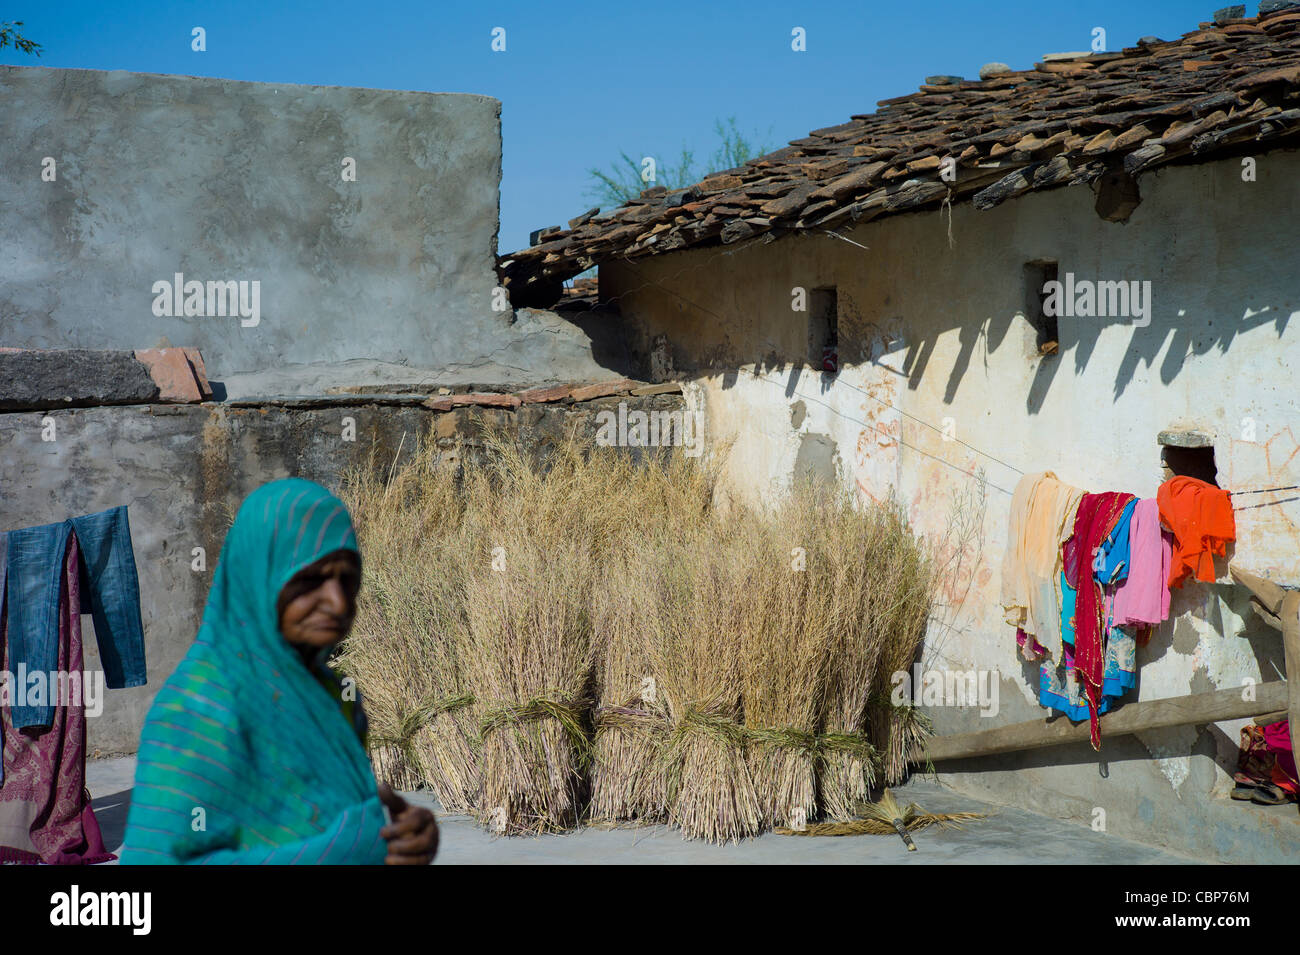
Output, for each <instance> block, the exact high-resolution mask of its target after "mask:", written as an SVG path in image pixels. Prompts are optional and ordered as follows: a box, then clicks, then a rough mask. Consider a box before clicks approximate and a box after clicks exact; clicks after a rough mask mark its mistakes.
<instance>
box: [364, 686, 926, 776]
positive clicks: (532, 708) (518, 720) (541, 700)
mask: <svg viewBox="0 0 1300 955" xmlns="http://www.w3.org/2000/svg"><path fill="white" fill-rule="evenodd" d="M476 702H477V701H476V700H475V698H474V697H472V696H468V695H461V696H454V697H444V698H440V699H436V700H430V701H428V702H427V703H425V704H424V705H422V706H420V707H417V708H416V709H414V710H412V711H410V712H409V713H408V714H406V716H405V717H404V718H403V719H402V722H401V724H400V727H399V730H398V733H397V734H396V735H391V734H390V735H384V734H372V735H371V741H372V742H373V743H375V744H376V745H379V746H391V747H394V748H395V749H397V750H398V751H399V752H400V753H401V754H402V756H403V757H404V759H405V760H406V761H407V762H408V763H409V764H412V765H414V764H416V763H417V760H416V758H415V755H414V753H413V749H412V747H413V743H414V740H415V736H416V734H417V733H418V732H419V731H420V730H421V729H423V728H424V727H426V726H428V725H430V724H431V723H432V722H433V721H434V720H435V719H436V718H437V717H439V716H441V715H442V714H444V713H452V712H455V711H456V710H460V709H463V708H465V707H468V706H473V705H474V704H475V703H476ZM640 703H641V700H640V699H637V700H633V701H629V703H628V704H627V705H625V706H600V705H593V704H592V703H591V702H590V701H572V700H568V701H566V700H561V699H554V698H550V697H536V698H534V699H531V700H528V701H526V702H523V703H519V702H515V701H509V700H507V701H498V702H497V703H495V704H493V705H490V706H489V707H488V708H487V709H486V710H485V711H484V713H483V715H482V716H481V717H480V718H479V723H478V726H479V740H478V742H479V743H480V744H481V743H482V741H483V740H484V739H486V738H487V736H488V735H490V734H492V733H496V732H500V731H502V730H505V729H509V728H518V727H520V726H522V725H524V724H527V723H532V722H535V721H537V720H544V719H553V720H555V721H556V723H558V724H559V726H560V727H561V729H563V731H564V735H565V737H566V738H567V739H568V740H569V743H570V744H571V745H572V746H573V750H574V752H575V754H577V756H578V762H579V765H581V766H587V765H590V763H591V760H592V757H593V754H594V750H593V742H592V738H591V736H590V735H589V734H588V726H589V725H591V720H589V714H590V715H591V716H594V729H595V733H597V734H599V733H601V732H602V731H604V730H607V729H609V728H614V727H623V728H628V729H635V730H641V731H644V732H647V733H650V734H651V735H653V736H655V737H658V738H660V739H661V740H662V741H663V748H664V750H665V751H666V752H668V753H671V752H673V751H675V750H677V749H678V748H679V746H680V743H681V741H682V740H683V739H684V738H685V737H686V736H687V735H688V734H691V733H700V734H704V735H707V736H710V737H712V738H714V739H716V740H717V741H718V742H720V743H726V744H728V745H732V746H739V747H746V746H766V747H772V748H774V749H786V750H793V751H796V752H800V753H805V754H807V755H808V756H810V757H811V758H813V759H816V760H823V759H825V758H826V756H827V755H828V754H830V753H843V754H846V755H848V756H851V757H853V758H855V759H858V760H860V761H862V762H863V763H864V764H866V763H871V764H873V765H875V766H877V767H879V765H880V762H881V758H880V754H879V753H878V752H877V750H876V748H875V747H874V746H873V745H872V744H871V741H870V740H869V739H868V738H867V737H866V735H865V734H861V733H809V732H806V731H803V730H799V729H793V728H789V727H786V728H755V727H750V726H745V725H744V724H742V723H740V722H738V721H737V720H736V719H735V718H734V717H732V716H729V715H725V714H724V713H723V712H719V710H718V708H717V707H712V708H711V707H709V706H705V707H696V706H688V707H687V708H686V710H685V712H684V713H683V714H682V716H681V718H680V719H677V720H674V719H673V718H672V717H671V716H669V715H668V714H667V713H666V712H663V711H659V710H649V709H644V708H641V707H640V706H638V705H637V704H640ZM873 703H876V704H877V705H879V704H881V703H884V704H887V705H889V706H891V707H893V708H894V709H896V710H901V711H905V713H906V715H908V716H913V715H914V716H916V717H920V713H919V711H915V707H913V706H912V705H911V704H894V703H893V702H892V701H890V700H887V699H886V700H879V699H877V698H874V697H873Z"/></svg>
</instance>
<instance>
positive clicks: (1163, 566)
mask: <svg viewBox="0 0 1300 955" xmlns="http://www.w3.org/2000/svg"><path fill="white" fill-rule="evenodd" d="M1128 539H1129V566H1128V577H1126V578H1125V579H1124V581H1123V582H1122V583H1121V584H1120V585H1119V586H1118V587H1117V588H1116V589H1115V605H1114V612H1115V617H1114V622H1115V624H1116V625H1117V626H1124V625H1127V624H1155V623H1161V622H1163V621H1164V620H1165V619H1167V618H1168V616H1169V567H1170V564H1171V563H1172V562H1173V545H1174V536H1173V534H1171V533H1170V532H1169V531H1167V530H1164V529H1163V528H1162V527H1161V526H1160V509H1159V505H1158V504H1157V503H1156V499H1155V498H1153V497H1150V498H1143V499H1142V500H1140V501H1138V502H1137V504H1135V505H1134V506H1133V516H1132V518H1131V519H1130V520H1129V525H1128Z"/></svg>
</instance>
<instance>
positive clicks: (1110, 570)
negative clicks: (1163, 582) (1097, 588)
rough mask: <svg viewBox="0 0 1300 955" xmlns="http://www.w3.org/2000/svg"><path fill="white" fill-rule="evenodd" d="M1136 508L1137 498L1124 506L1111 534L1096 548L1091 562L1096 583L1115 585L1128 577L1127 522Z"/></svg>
mask: <svg viewBox="0 0 1300 955" xmlns="http://www.w3.org/2000/svg"><path fill="white" fill-rule="evenodd" d="M1135 507H1137V498H1134V499H1133V500H1131V501H1129V502H1128V503H1127V504H1126V505H1124V510H1122V511H1121V512H1120V515H1119V520H1117V521H1116V522H1115V526H1114V527H1113V528H1111V532H1110V534H1109V535H1107V537H1106V539H1105V540H1104V541H1102V542H1101V546H1100V547H1098V548H1097V556H1096V558H1095V559H1094V560H1093V562H1092V575H1093V577H1094V578H1096V580H1097V583H1099V584H1102V585H1103V586H1104V585H1107V584H1117V583H1119V582H1120V581H1121V580H1124V579H1125V578H1127V577H1128V564H1129V534H1128V532H1129V522H1130V521H1131V520H1132V519H1133V508H1135Z"/></svg>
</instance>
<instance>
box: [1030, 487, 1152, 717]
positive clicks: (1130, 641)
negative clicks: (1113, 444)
mask: <svg viewBox="0 0 1300 955" xmlns="http://www.w3.org/2000/svg"><path fill="white" fill-rule="evenodd" d="M1132 503H1136V502H1132ZM1132 513H1133V512H1132V509H1131V505H1130V507H1126V508H1125V509H1124V512H1123V514H1121V515H1120V519H1119V521H1118V522H1117V523H1116V531H1118V530H1119V528H1120V525H1123V533H1122V534H1119V535H1118V536H1116V535H1114V534H1113V535H1112V536H1111V537H1110V538H1107V540H1106V542H1105V543H1106V544H1110V545H1111V550H1110V551H1108V552H1107V553H1106V554H1104V555H1103V553H1102V551H1101V550H1099V551H1098V557H1099V561H1098V564H1097V565H1094V570H1096V569H1097V566H1098V565H1100V567H1101V568H1102V569H1101V571H1099V572H1100V573H1117V574H1119V578H1118V579H1123V577H1124V576H1126V575H1127V574H1128V519H1129V517H1131V516H1132ZM1120 541H1123V550H1122V553H1121V551H1120ZM1104 546H1105V544H1103V547H1104ZM1112 555H1115V556H1114V557H1113V559H1112ZM1102 557H1105V559H1104V560H1101V559H1100V558H1102ZM1099 579H1100V578H1099ZM1077 597H1078V592H1077V591H1076V590H1075V589H1074V588H1073V587H1071V586H1070V582H1069V581H1068V580H1066V579H1065V573H1064V572H1062V573H1061V640H1062V642H1063V643H1064V653H1065V659H1064V660H1055V661H1053V660H1044V661H1043V665H1042V666H1041V667H1040V668H1039V676H1038V702H1039V704H1040V705H1042V706H1045V707H1047V708H1048V709H1052V710H1058V711H1060V712H1062V713H1064V714H1065V715H1066V716H1067V717H1068V718H1069V719H1071V720H1073V721H1074V722H1076V723H1077V722H1080V721H1082V720H1086V719H1090V716H1089V714H1088V699H1087V697H1086V696H1085V695H1084V693H1083V687H1082V686H1081V685H1080V683H1079V678H1078V676H1077V675H1076V674H1075V671H1074V605H1075V601H1076V599H1077ZM1136 685H1137V639H1136V638H1135V637H1134V635H1133V634H1132V633H1131V632H1130V631H1129V630H1126V629H1125V628H1123V627H1117V626H1114V624H1113V623H1112V621H1111V619H1110V617H1109V615H1108V616H1107V619H1106V666H1105V670H1104V672H1103V676H1102V684H1101V695H1102V699H1101V703H1100V704H1099V705H1098V707H1097V714H1098V715H1099V716H1100V715H1103V714H1105V713H1108V712H1110V710H1111V707H1112V705H1113V704H1115V703H1117V702H1118V701H1119V698H1120V697H1121V696H1123V695H1124V694H1125V693H1127V692H1128V691H1129V690H1130V689H1132V688H1133V687H1134V686H1136Z"/></svg>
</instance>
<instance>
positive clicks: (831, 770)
mask: <svg viewBox="0 0 1300 955" xmlns="http://www.w3.org/2000/svg"><path fill="white" fill-rule="evenodd" d="M829 510H831V511H832V513H831V514H828V515H827V517H826V518H825V519H824V520H823V521H822V522H821V526H820V527H819V529H820V530H822V531H823V534H824V537H823V545H824V547H825V551H826V554H825V560H826V563H827V571H826V573H827V576H828V578H829V582H828V584H827V585H826V588H825V589H826V592H827V598H826V604H825V613H826V616H827V621H828V625H829V627H830V632H831V646H830V650H829V658H830V660H831V661H832V666H831V667H829V668H828V672H827V677H826V707H825V720H824V724H823V730H824V732H823V742H824V745H825V749H824V752H823V762H822V775H821V796H822V805H823V807H824V808H825V810H826V812H827V813H828V814H830V815H831V816H834V817H835V818H839V819H844V818H849V817H851V816H852V815H853V814H854V805H855V804H856V803H857V802H858V801H860V800H862V799H864V798H866V796H867V793H868V792H869V790H870V787H871V785H872V783H873V782H874V781H875V767H874V751H873V750H872V748H871V746H870V745H869V744H868V743H867V742H866V737H865V735H864V734H865V731H866V717H867V708H868V705H869V703H870V699H871V692H872V687H873V685H874V683H875V680H876V670H877V666H878V663H879V660H880V655H881V651H882V649H883V642H884V638H883V633H882V630H883V629H884V627H886V626H887V624H888V621H887V619H884V611H885V608H886V607H887V606H888V603H889V599H888V595H887V594H886V593H885V592H884V590H883V588H884V587H886V586H887V585H888V579H887V578H888V576H889V574H888V569H887V568H888V566H889V563H890V553H891V551H892V550H894V549H896V548H897V547H899V546H900V544H901V541H899V540H896V539H891V536H890V533H889V527H888V524H887V522H885V521H884V520H882V518H881V514H880V512H879V510H878V508H876V507H874V506H854V505H853V502H852V501H851V500H847V499H846V498H845V497H838V498H837V500H836V501H835V502H834V506H833V507H832V508H829Z"/></svg>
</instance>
